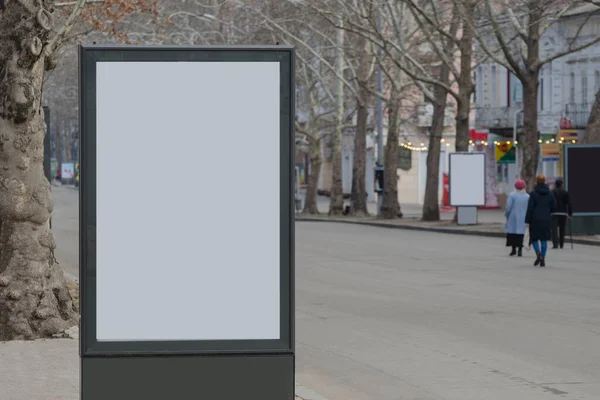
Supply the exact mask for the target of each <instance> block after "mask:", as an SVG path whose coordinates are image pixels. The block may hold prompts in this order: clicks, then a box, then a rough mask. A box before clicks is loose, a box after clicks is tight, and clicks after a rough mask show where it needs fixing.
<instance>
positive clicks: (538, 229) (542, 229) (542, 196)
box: [525, 174, 556, 267]
mask: <svg viewBox="0 0 600 400" xmlns="http://www.w3.org/2000/svg"><path fill="white" fill-rule="evenodd" d="M535 183H536V185H535V188H534V189H533V191H532V192H531V193H530V194H529V203H528V205H527V215H526V217H525V223H526V224H527V225H529V236H530V239H531V244H532V245H533V249H534V250H535V254H536V256H537V257H536V259H535V262H534V263H533V265H534V266H538V265H539V266H540V267H545V266H546V251H547V250H548V241H549V240H552V213H553V212H555V211H556V200H555V199H554V194H552V191H551V190H550V188H549V187H548V185H546V177H545V176H544V175H542V174H540V175H538V176H537V177H536V178H535Z"/></svg>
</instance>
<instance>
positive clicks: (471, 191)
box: [449, 153, 486, 207]
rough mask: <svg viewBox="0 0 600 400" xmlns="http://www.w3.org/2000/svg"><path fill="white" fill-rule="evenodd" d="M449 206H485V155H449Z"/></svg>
mask: <svg viewBox="0 0 600 400" xmlns="http://www.w3.org/2000/svg"><path fill="white" fill-rule="evenodd" d="M449 158H450V168H449V170H450V172H449V178H450V205H451V206H452V207H479V206H485V198H486V196H485V163H486V154H485V153H450V154H449Z"/></svg>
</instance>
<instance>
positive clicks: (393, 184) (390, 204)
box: [381, 100, 400, 219]
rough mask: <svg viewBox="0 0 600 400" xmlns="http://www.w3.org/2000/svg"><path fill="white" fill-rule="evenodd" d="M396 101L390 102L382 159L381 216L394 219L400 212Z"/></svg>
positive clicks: (398, 110)
mask: <svg viewBox="0 0 600 400" xmlns="http://www.w3.org/2000/svg"><path fill="white" fill-rule="evenodd" d="M399 113H400V107H399V105H398V104H397V101H393V100H392V101H391V102H390V108H389V119H388V134H387V142H386V144H385V152H384V159H383V174H384V175H383V200H382V202H381V218H383V219H395V218H398V216H399V214H400V203H399V202H398V114H399Z"/></svg>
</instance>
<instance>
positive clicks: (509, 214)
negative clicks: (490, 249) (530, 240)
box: [504, 179, 529, 257]
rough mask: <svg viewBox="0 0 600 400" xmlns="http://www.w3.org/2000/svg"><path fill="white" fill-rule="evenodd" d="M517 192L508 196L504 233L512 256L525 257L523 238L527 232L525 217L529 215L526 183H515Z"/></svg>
mask: <svg viewBox="0 0 600 400" xmlns="http://www.w3.org/2000/svg"><path fill="white" fill-rule="evenodd" d="M515 189H516V191H514V192H512V193H511V194H510V195H509V196H508V200H507V202H506V211H505V215H506V224H505V225H504V232H505V233H506V246H507V247H512V251H511V253H510V255H511V256H514V255H517V254H518V255H519V257H522V256H523V237H524V236H525V231H526V230H527V225H526V224H525V216H526V215H527V204H528V203H529V195H528V194H527V192H525V181H523V180H521V179H517V180H516V181H515Z"/></svg>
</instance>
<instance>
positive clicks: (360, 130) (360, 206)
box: [350, 100, 369, 216]
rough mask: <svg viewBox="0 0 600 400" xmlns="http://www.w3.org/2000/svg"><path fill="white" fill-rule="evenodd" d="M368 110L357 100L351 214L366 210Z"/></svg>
mask: <svg viewBox="0 0 600 400" xmlns="http://www.w3.org/2000/svg"><path fill="white" fill-rule="evenodd" d="M368 118H369V110H368V109H367V105H366V103H364V102H362V101H360V100H358V101H357V111H356V131H355V133H354V160H353V163H352V192H351V193H350V210H351V213H352V214H353V215H356V216H365V215H368V214H369V212H368V210H367V188H366V181H365V180H366V165H367V122H368Z"/></svg>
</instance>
